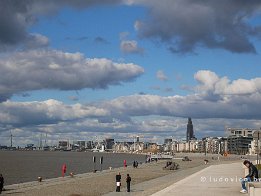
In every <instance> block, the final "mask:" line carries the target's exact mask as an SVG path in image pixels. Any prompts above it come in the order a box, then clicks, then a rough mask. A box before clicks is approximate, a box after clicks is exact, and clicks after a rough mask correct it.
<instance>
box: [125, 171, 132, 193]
mask: <svg viewBox="0 0 261 196" xmlns="http://www.w3.org/2000/svg"><path fill="white" fill-rule="evenodd" d="M130 182H131V177H130V175H129V174H127V177H126V183H127V192H130Z"/></svg>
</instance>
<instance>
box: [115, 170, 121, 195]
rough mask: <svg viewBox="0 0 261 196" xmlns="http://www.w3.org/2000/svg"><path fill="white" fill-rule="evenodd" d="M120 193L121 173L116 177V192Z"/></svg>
mask: <svg viewBox="0 0 261 196" xmlns="http://www.w3.org/2000/svg"><path fill="white" fill-rule="evenodd" d="M120 191H121V173H120V172H119V174H117V175H116V192H120Z"/></svg>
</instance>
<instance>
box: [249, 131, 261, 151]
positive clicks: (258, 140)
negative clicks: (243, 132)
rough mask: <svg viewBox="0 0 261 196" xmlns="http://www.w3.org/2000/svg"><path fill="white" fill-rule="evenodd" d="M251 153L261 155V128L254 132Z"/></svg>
mask: <svg viewBox="0 0 261 196" xmlns="http://www.w3.org/2000/svg"><path fill="white" fill-rule="evenodd" d="M249 154H251V155H253V154H259V155H261V130H260V131H255V132H254V133H253V141H251V148H250V149H249Z"/></svg>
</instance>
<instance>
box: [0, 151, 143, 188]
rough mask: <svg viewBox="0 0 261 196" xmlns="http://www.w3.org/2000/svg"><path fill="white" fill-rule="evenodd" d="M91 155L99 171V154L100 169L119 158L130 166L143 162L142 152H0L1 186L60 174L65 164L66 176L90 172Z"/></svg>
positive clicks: (117, 162)
mask: <svg viewBox="0 0 261 196" xmlns="http://www.w3.org/2000/svg"><path fill="white" fill-rule="evenodd" d="M93 156H95V157H96V167H95V169H97V170H100V169H101V164H100V157H101V156H103V164H102V169H108V168H109V167H113V168H116V167H122V166H123V160H127V165H129V166H131V165H132V162H133V160H137V161H138V162H144V161H145V156H144V155H136V154H118V153H93V152H58V151H53V152H52V151H1V150H0V173H2V174H3V176H4V178H5V185H9V184H16V183H22V182H30V181H35V180H37V177H38V176H42V177H43V179H49V178H56V177H60V176H61V168H62V165H63V164H64V163H65V164H66V166H67V175H68V174H69V173H70V172H74V173H75V174H80V173H87V172H92V171H93V170H94V163H93Z"/></svg>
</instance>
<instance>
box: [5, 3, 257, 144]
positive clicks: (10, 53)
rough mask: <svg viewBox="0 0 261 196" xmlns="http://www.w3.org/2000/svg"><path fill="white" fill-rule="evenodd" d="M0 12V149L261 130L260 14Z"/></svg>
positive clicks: (164, 9) (49, 7)
mask: <svg viewBox="0 0 261 196" xmlns="http://www.w3.org/2000/svg"><path fill="white" fill-rule="evenodd" d="M9 4H10V5H9ZM1 5H2V8H4V10H2V13H1V15H2V17H1V18H2V19H0V27H1V28H0V44H1V45H2V46H1V48H0V53H2V54H1V55H2V56H3V57H4V58H3V59H2V60H1V62H0V69H1V70H3V71H2V72H3V73H4V76H5V77H4V78H3V79H2V80H0V100H1V102H0V107H1V109H2V113H0V116H2V120H1V125H0V144H1V142H2V143H3V144H5V143H6V142H5V141H4V140H3V139H1V137H2V138H6V137H8V135H9V132H10V131H12V132H14V134H16V135H17V136H19V137H22V138H24V139H23V142H21V141H17V143H18V144H20V145H23V144H25V143H27V142H28V143H30V142H36V139H35V137H32V135H39V134H41V133H46V132H47V133H48V134H49V135H50V137H49V140H50V142H51V141H52V142H53V141H55V140H58V139H65V138H68V137H74V138H76V139H86V140H87V139H90V138H91V137H93V135H101V136H102V137H104V138H105V137H113V138H116V139H126V137H127V136H126V135H131V134H134V135H136V134H137V135H138V134H142V135H145V138H146V139H148V140H150V139H151V138H154V139H155V138H157V139H155V140H157V142H161V141H162V140H163V138H165V137H171V136H173V137H176V138H177V139H183V138H184V137H185V131H186V123H187V117H192V119H193V122H194V126H195V130H196V136H198V137H199V138H200V137H202V136H205V135H206V133H208V134H210V135H211V136H220V135H223V134H224V133H223V130H224V126H234V127H253V128H259V127H260V126H261V124H260V114H261V113H260V109H261V108H260V107H261V106H260V105H261V82H260V80H261V79H260V73H261V65H260V62H261V57H260V52H261V44H260V43H261V42H260V38H261V31H260V29H261V26H260V21H261V15H260V14H261V12H260V10H261V4H260V3H259V2H255V1H250V2H249V3H248V4H247V5H245V4H244V3H242V2H241V1H240V2H238V1H230V2H226V1H220V2H219V3H215V2H214V1H209V2H204V1H203V2H199V1H194V2H193V1H189V0H187V1H179V0H175V1H170V0H164V1H162V2H158V1H154V0H153V1H147V0H138V1H132V0H122V1H118V0H112V1H109V2H107V3H106V5H105V4H104V1H81V0H79V1H75V2H73V1H66V0H65V1H61V3H60V4H58V3H57V2H55V1H51V0H48V1H46V2H45V4H43V3H42V2H37V1H33V3H32V4H31V5H29V4H27V2H26V1H21V5H15V4H12V1H10V2H5V1H3V2H1ZM19 6H20V7H19ZM21 8H23V9H21ZM225 8H229V11H225ZM21 10H22V11H21ZM195 10H197V11H195ZM1 15H0V16H1ZM13 27H17V28H13ZM104 59H106V60H104ZM89 111H92V112H93V113H94V114H92V112H89ZM32 116H33V118H32ZM28 119H31V120H28ZM194 119H195V121H194ZM152 122H153V123H152ZM65 127H66V128H65Z"/></svg>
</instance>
